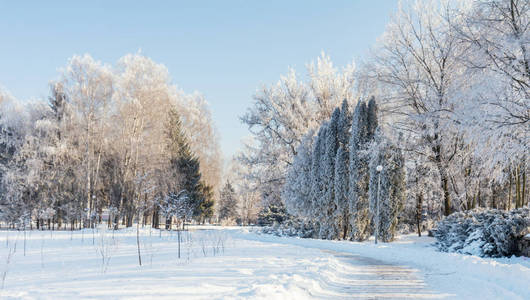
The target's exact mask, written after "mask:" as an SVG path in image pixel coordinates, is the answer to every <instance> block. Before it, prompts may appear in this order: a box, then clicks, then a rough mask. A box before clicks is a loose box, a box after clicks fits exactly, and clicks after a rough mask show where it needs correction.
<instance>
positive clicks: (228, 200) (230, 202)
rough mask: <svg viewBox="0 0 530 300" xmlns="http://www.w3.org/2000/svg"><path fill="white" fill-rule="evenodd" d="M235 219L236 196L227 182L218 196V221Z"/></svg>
mask: <svg viewBox="0 0 530 300" xmlns="http://www.w3.org/2000/svg"><path fill="white" fill-rule="evenodd" d="M236 217H237V196H236V191H235V190H234V187H233V186H232V184H231V183H230V181H229V180H227V181H226V183H225V185H224V187H223V189H222V190H221V193H220V195H219V219H221V220H226V219H230V218H232V219H234V220H235V218H236Z"/></svg>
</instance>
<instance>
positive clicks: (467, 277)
mask: <svg viewBox="0 0 530 300" xmlns="http://www.w3.org/2000/svg"><path fill="white" fill-rule="evenodd" d="M181 239H182V242H181V249H180V254H181V257H180V258H178V243H177V233H176V232H167V231H161V232H160V231H158V230H150V229H142V230H141V253H142V266H139V265H138V254H137V246H136V231H135V230H134V229H128V230H119V231H116V232H114V233H113V232H112V231H107V230H105V229H99V230H96V231H92V230H85V231H83V232H81V231H75V232H73V233H72V232H69V231H63V232H57V231H55V232H50V231H44V232H39V231H31V232H30V231H28V232H27V234H26V242H25V251H24V233H23V232H17V231H0V276H1V277H0V279H2V278H4V280H3V285H4V286H3V289H2V290H0V298H1V299H149V298H156V299H175V297H176V296H179V298H180V299H248V298H250V299H312V298H314V299H346V298H361V299H372V298H445V299H530V288H529V285H528V282H530V260H529V259H528V258H510V259H482V258H477V257H472V256H465V255H459V254H447V253H439V252H437V251H436V250H434V248H433V247H431V246H430V244H431V243H432V242H433V240H432V238H428V237H422V238H418V237H415V236H413V235H410V236H402V237H400V239H399V240H398V241H397V242H395V243H392V244H379V245H377V246H376V245H373V244H372V243H370V242H367V243H352V242H340V241H322V240H311V239H296V238H283V237H275V236H271V235H261V234H256V233H253V232H252V230H251V229H248V228H236V227H197V228H192V230H190V231H189V232H185V233H183V234H182V237H181ZM24 252H25V255H24Z"/></svg>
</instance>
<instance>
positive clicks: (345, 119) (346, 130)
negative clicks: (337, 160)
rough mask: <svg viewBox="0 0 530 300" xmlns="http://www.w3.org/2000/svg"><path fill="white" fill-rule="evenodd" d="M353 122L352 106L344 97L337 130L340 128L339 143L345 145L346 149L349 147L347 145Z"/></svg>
mask: <svg viewBox="0 0 530 300" xmlns="http://www.w3.org/2000/svg"><path fill="white" fill-rule="evenodd" d="M351 123H352V114H351V112H350V106H349V105H348V101H347V100H346V99H344V101H342V106H341V108H340V117H339V125H338V129H337V130H338V139H339V144H340V145H342V146H344V147H345V149H348V148H347V145H348V143H349V139H350V129H351Z"/></svg>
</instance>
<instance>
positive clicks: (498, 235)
mask: <svg viewBox="0 0 530 300" xmlns="http://www.w3.org/2000/svg"><path fill="white" fill-rule="evenodd" d="M528 233H530V209H529V208H528V207H526V208H520V209H516V210H512V211H500V210H496V209H475V210H471V211H466V212H457V213H454V214H452V215H450V216H448V217H447V218H445V219H444V220H442V221H440V222H439V223H438V226H437V228H436V229H435V230H433V234H434V237H435V238H436V240H437V242H436V246H437V247H438V249H440V250H441V251H444V252H457V253H463V254H471V255H478V256H481V257H501V256H511V255H517V254H518V249H517V243H518V241H519V240H520V239H522V238H523V237H524V236H525V235H526V234H528Z"/></svg>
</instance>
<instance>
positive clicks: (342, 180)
mask: <svg viewBox="0 0 530 300" xmlns="http://www.w3.org/2000/svg"><path fill="white" fill-rule="evenodd" d="M334 188H335V206H336V208H337V209H336V211H335V216H334V222H335V224H336V225H335V226H336V227H337V228H338V230H339V232H338V234H339V235H338V236H337V237H338V238H342V239H346V237H347V235H348V229H349V205H348V193H349V186H348V152H347V151H346V150H344V147H343V146H341V147H339V150H338V151H337V156H336V158H335V183H334Z"/></svg>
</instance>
